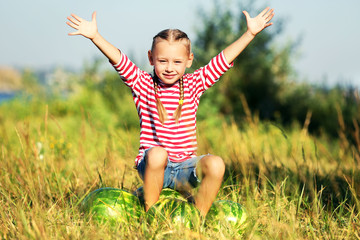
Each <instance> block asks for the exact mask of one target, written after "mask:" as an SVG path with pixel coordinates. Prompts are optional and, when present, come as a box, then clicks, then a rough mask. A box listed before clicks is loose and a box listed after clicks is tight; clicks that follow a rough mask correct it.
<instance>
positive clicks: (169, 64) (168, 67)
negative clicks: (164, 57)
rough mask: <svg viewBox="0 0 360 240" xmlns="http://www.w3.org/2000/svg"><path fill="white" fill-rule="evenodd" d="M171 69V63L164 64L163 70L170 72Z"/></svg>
mask: <svg viewBox="0 0 360 240" xmlns="http://www.w3.org/2000/svg"><path fill="white" fill-rule="evenodd" d="M172 70H173V65H172V64H171V63H168V64H167V65H166V69H165V71H167V72H172Z"/></svg>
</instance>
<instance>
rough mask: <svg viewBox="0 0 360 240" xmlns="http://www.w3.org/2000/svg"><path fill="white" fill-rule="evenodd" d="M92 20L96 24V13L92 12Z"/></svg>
mask: <svg viewBox="0 0 360 240" xmlns="http://www.w3.org/2000/svg"><path fill="white" fill-rule="evenodd" d="M92 20H93V21H94V22H96V11H94V12H93V14H92Z"/></svg>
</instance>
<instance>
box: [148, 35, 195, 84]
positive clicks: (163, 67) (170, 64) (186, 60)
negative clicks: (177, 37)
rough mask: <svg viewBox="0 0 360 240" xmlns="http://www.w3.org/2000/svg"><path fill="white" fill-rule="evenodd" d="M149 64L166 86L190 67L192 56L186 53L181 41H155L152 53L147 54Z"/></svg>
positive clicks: (186, 50)
mask: <svg viewBox="0 0 360 240" xmlns="http://www.w3.org/2000/svg"><path fill="white" fill-rule="evenodd" d="M148 57H149V61H150V64H151V65H152V66H154V69H155V73H156V75H157V76H158V77H159V78H160V79H161V81H162V82H164V83H166V84H174V83H175V82H176V81H177V80H179V79H180V78H181V77H182V76H183V75H184V73H185V70H186V68H189V67H191V64H192V61H193V59H194V55H193V54H192V53H189V52H188V49H187V47H186V45H185V44H184V43H183V42H182V41H176V42H169V41H167V40H159V41H157V43H156V45H155V47H154V49H153V51H151V50H150V51H149V52H148Z"/></svg>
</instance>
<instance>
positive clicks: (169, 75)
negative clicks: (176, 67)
mask: <svg viewBox="0 0 360 240" xmlns="http://www.w3.org/2000/svg"><path fill="white" fill-rule="evenodd" d="M163 76H164V77H165V78H168V79H171V78H174V77H176V74H163Z"/></svg>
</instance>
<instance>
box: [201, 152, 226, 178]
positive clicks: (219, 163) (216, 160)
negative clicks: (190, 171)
mask: <svg viewBox="0 0 360 240" xmlns="http://www.w3.org/2000/svg"><path fill="white" fill-rule="evenodd" d="M202 160H204V161H203V162H202V164H201V168H202V171H203V174H204V175H205V176H211V177H213V178H217V179H222V178H223V176H224V173H225V163H224V161H223V159H222V158H221V157H219V156H213V155H209V156H207V157H204V158H203V159H202Z"/></svg>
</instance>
